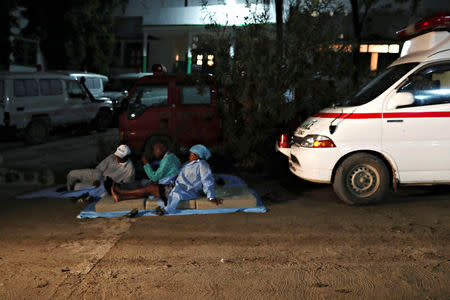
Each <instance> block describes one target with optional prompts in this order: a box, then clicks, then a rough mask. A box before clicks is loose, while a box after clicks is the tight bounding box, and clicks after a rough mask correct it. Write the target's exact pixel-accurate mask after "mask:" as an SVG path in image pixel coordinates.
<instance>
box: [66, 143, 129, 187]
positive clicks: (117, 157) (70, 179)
mask: <svg viewBox="0 0 450 300" xmlns="http://www.w3.org/2000/svg"><path fill="white" fill-rule="evenodd" d="M130 155H131V150H130V148H129V147H128V146H127V145H120V146H119V147H117V149H116V151H115V152H114V153H113V154H110V155H109V156H107V157H106V158H105V159H104V160H103V161H101V162H100V163H99V164H98V165H97V167H96V168H95V169H79V170H72V171H70V172H69V174H67V190H68V191H72V190H73V189H74V186H75V184H76V183H81V184H87V185H90V184H92V185H94V186H96V187H99V186H100V184H101V183H102V182H103V181H105V180H106V179H107V178H110V179H111V180H112V181H114V182H118V183H127V182H133V181H134V175H135V169H134V165H133V162H132V161H131V159H130ZM105 185H106V184H105ZM105 188H106V187H105ZM106 189H107V188H106ZM107 190H108V189H107Z"/></svg>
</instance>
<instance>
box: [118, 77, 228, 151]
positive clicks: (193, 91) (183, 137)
mask: <svg viewBox="0 0 450 300" xmlns="http://www.w3.org/2000/svg"><path fill="white" fill-rule="evenodd" d="M216 96H217V90H216V88H215V87H214V85H213V84H212V83H211V84H209V85H206V86H205V88H203V89H202V90H201V89H199V87H198V86H197V85H195V84H194V82H193V81H192V79H191V78H190V77H189V76H186V75H183V76H182V75H169V74H164V73H162V74H155V75H150V76H145V77H142V78H140V79H139V80H137V81H136V83H135V84H134V86H133V87H132V88H131V90H130V91H129V94H128V109H127V110H126V111H124V112H122V114H121V115H120V117H119V131H120V136H121V139H122V141H123V142H124V143H126V144H127V145H128V146H129V147H130V148H131V149H133V150H134V151H137V152H141V151H145V152H147V151H149V150H150V149H151V148H149V147H151V144H152V143H153V141H155V140H156V139H165V140H166V141H167V142H169V143H171V144H175V145H177V146H179V147H190V146H191V145H193V144H197V143H202V144H205V145H208V146H212V145H216V144H218V143H219V142H220V141H221V128H220V118H219V111H218V107H217V103H216Z"/></svg>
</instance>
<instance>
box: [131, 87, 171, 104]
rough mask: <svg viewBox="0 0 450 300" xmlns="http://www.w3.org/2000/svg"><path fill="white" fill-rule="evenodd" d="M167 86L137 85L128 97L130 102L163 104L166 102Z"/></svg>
mask: <svg viewBox="0 0 450 300" xmlns="http://www.w3.org/2000/svg"><path fill="white" fill-rule="evenodd" d="M168 99H169V97H168V87H167V86H144V85H141V86H138V87H136V89H135V90H134V92H133V94H132V95H131V98H130V104H138V105H144V106H164V105H167V104H168Z"/></svg>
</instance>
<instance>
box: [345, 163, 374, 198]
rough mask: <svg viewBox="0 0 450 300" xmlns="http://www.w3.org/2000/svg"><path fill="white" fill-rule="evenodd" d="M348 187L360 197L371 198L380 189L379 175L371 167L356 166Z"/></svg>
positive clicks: (350, 175)
mask: <svg viewBox="0 0 450 300" xmlns="http://www.w3.org/2000/svg"><path fill="white" fill-rule="evenodd" d="M347 178H348V180H347V183H348V186H349V187H350V189H351V190H352V191H353V192H354V193H355V194H357V195H358V196H360V197H369V196H371V195H372V194H373V193H374V192H375V191H376V190H377V188H378V185H379V180H378V173H377V172H376V170H375V169H373V168H372V167H370V166H361V165H359V166H356V167H354V168H353V169H352V170H351V171H350V172H349V175H348V177H347Z"/></svg>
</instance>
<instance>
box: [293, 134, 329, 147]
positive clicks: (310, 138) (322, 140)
mask: <svg viewBox="0 0 450 300" xmlns="http://www.w3.org/2000/svg"><path fill="white" fill-rule="evenodd" d="M300 146H301V147H305V148H335V147H336V145H335V144H334V142H333V141H332V140H331V139H330V138H328V137H326V136H323V135H316V134H310V135H307V136H305V137H304V138H303V141H302V142H301V143H300Z"/></svg>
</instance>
